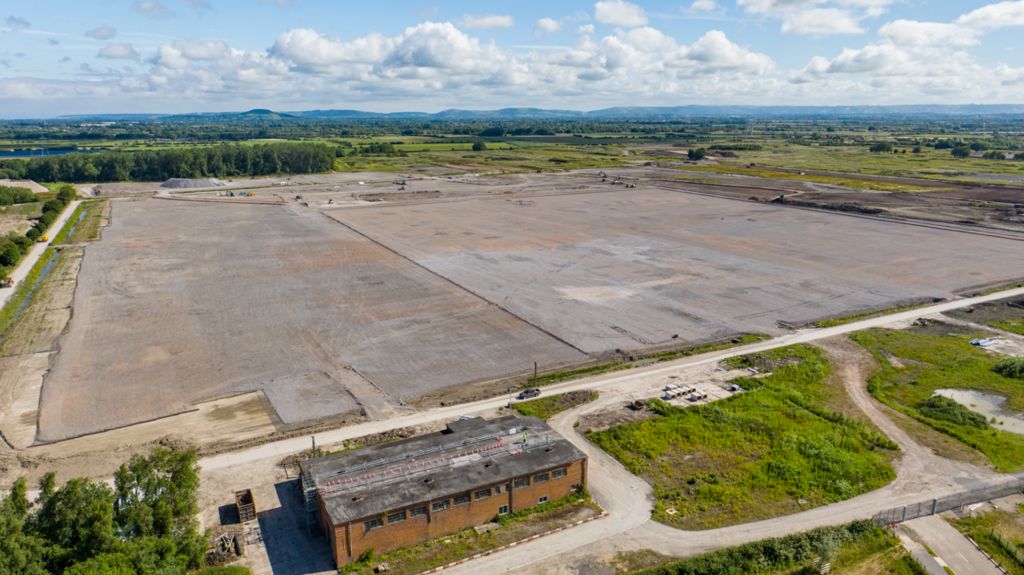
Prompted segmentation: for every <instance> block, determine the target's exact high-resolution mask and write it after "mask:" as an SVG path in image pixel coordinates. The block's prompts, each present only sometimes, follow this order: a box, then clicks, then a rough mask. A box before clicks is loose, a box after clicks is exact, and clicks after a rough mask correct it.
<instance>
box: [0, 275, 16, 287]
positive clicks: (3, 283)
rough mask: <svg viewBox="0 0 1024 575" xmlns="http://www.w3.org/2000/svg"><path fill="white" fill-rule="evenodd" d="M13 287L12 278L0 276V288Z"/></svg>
mask: <svg viewBox="0 0 1024 575" xmlns="http://www.w3.org/2000/svg"><path fill="white" fill-rule="evenodd" d="M12 285H14V278H13V277H11V276H6V277H3V276H0V288H9V287H11V286H12Z"/></svg>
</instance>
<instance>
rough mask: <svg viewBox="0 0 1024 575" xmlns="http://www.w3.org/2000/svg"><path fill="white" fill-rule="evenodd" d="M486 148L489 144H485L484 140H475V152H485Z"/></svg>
mask: <svg viewBox="0 0 1024 575" xmlns="http://www.w3.org/2000/svg"><path fill="white" fill-rule="evenodd" d="M486 149H487V144H485V143H483V142H480V141H477V142H473V151H474V152H483V151H484V150H486Z"/></svg>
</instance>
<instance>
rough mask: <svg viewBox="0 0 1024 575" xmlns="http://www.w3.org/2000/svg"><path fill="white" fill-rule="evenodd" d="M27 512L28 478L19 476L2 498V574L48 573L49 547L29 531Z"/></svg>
mask: <svg viewBox="0 0 1024 575" xmlns="http://www.w3.org/2000/svg"><path fill="white" fill-rule="evenodd" d="M27 511H28V496H27V493H26V489H25V479H24V478H20V479H18V480H17V481H15V482H14V485H13V486H12V487H11V491H10V493H9V494H8V496H7V497H5V498H4V499H3V500H2V501H0V575H48V573H47V570H46V558H47V557H48V555H49V549H48V548H47V545H46V542H45V541H43V540H42V539H40V538H38V537H36V536H34V535H32V534H30V533H26V531H25V514H26V512H27Z"/></svg>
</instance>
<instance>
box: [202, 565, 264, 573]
mask: <svg viewBox="0 0 1024 575" xmlns="http://www.w3.org/2000/svg"><path fill="white" fill-rule="evenodd" d="M193 575H252V571H250V570H249V568H248V567H237V566H228V567H207V568H205V569H200V570H199V571H196V572H195V573H194V574H193Z"/></svg>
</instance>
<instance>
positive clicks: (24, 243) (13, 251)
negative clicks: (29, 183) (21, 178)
mask: <svg viewBox="0 0 1024 575" xmlns="http://www.w3.org/2000/svg"><path fill="white" fill-rule="evenodd" d="M8 189H11V188H8ZM14 189H22V188H14ZM2 191H3V190H2V189H0V199H2V198H3V196H2ZM24 191H26V192H28V193H29V194H31V195H32V198H33V200H32V201H38V200H39V196H37V195H36V194H34V193H32V192H30V191H28V190H24ZM76 195H77V194H76V192H75V188H73V187H71V186H69V185H67V184H65V185H63V186H61V188H60V190H59V191H58V192H57V195H56V196H55V197H54V198H52V199H49V200H46V201H45V202H44V203H43V210H42V213H41V214H40V215H39V217H38V218H36V222H35V224H33V225H32V227H31V228H30V229H29V230H28V232H26V233H25V235H23V236H20V235H18V234H15V233H13V232H12V233H10V234H7V235H6V236H0V280H3V279H5V278H6V277H7V276H8V275H9V274H10V273H11V271H13V270H14V267H15V266H17V265H18V262H20V261H21V258H23V257H25V254H27V253H28V251H29V250H30V249H32V244H33V243H35V241H36V240H38V239H39V237H40V236H42V235H43V234H44V233H45V232H46V230H47V229H49V227H50V226H51V225H53V222H54V221H56V220H57V218H58V217H60V214H61V212H63V211H64V207H65V206H67V205H68V204H69V203H70V202H71V200H73V199H75V196H76ZM22 197H27V196H24V195H22ZM19 203H23V202H19ZM0 204H2V202H0ZM2 283H3V282H2V281H0V284H2Z"/></svg>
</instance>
